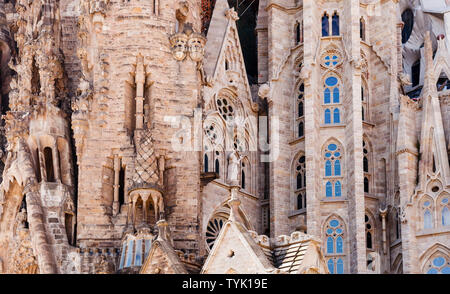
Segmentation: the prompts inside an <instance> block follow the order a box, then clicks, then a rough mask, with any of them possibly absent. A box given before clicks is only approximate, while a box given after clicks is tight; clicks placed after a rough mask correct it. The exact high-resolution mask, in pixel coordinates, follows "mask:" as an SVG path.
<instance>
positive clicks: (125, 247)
mask: <svg viewBox="0 0 450 294" xmlns="http://www.w3.org/2000/svg"><path fill="white" fill-rule="evenodd" d="M126 249H127V243H126V242H124V243H123V246H122V254H121V255H120V265H119V269H122V268H123V262H124V260H125V251H126Z"/></svg>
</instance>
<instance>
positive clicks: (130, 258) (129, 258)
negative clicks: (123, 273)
mask: <svg viewBox="0 0 450 294" xmlns="http://www.w3.org/2000/svg"><path fill="white" fill-rule="evenodd" d="M133 243H134V242H133V240H130V241H128V251H127V262H126V264H125V267H130V266H131V263H132V262H133V249H134V246H133Z"/></svg>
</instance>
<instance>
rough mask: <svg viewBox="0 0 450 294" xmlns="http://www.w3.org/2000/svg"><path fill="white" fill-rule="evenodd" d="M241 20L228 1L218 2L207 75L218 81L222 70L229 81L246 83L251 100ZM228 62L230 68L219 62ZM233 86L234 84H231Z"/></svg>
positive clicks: (208, 45)
mask: <svg viewBox="0 0 450 294" xmlns="http://www.w3.org/2000/svg"><path fill="white" fill-rule="evenodd" d="M238 19H239V17H238V15H237V13H236V11H235V10H234V8H232V9H230V8H229V6H228V2H227V0H217V2H216V6H215V8H214V13H213V17H212V20H211V25H210V28H209V31H208V36H207V42H206V46H205V62H204V70H205V73H206V74H207V75H208V76H210V77H211V78H213V79H216V78H217V76H218V75H219V72H220V70H221V69H222V70H225V71H226V72H227V80H228V81H230V80H234V79H236V80H239V81H241V82H243V83H244V87H245V90H246V92H247V96H248V97H249V98H251V97H252V96H251V90H250V85H249V82H248V79H247V71H246V69H245V61H244V55H243V53H242V46H241V42H240V39H239V33H238V29H237V26H236V21H237V20H238ZM223 60H227V63H228V65H229V68H228V69H227V68H225V67H226V66H220V64H219V62H221V61H223ZM231 85H233V83H231Z"/></svg>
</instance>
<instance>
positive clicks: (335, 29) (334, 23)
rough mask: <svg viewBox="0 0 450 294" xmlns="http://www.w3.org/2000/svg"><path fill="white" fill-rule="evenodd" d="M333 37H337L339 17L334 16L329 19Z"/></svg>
mask: <svg viewBox="0 0 450 294" xmlns="http://www.w3.org/2000/svg"><path fill="white" fill-rule="evenodd" d="M331 23H332V30H333V36H339V15H337V14H334V15H333V17H332V18H331Z"/></svg>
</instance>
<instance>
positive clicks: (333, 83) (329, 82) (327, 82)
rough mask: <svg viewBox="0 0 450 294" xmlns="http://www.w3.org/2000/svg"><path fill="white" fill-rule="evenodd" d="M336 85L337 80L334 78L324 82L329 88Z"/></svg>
mask: <svg viewBox="0 0 450 294" xmlns="http://www.w3.org/2000/svg"><path fill="white" fill-rule="evenodd" d="M337 83H338V79H337V78H336V77H329V78H327V79H326V80H325V85H327V86H329V87H333V86H336V85H337Z"/></svg>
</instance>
